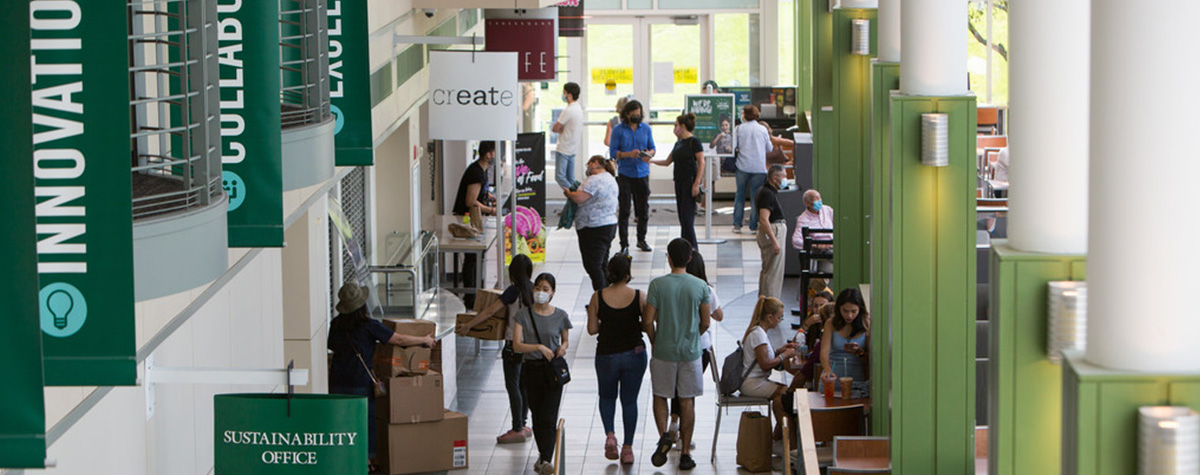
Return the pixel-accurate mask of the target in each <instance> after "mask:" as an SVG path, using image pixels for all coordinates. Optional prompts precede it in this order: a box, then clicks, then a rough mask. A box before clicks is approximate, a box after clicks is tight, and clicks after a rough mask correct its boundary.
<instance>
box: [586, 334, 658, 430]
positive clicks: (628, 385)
mask: <svg viewBox="0 0 1200 475" xmlns="http://www.w3.org/2000/svg"><path fill="white" fill-rule="evenodd" d="M645 374H646V347H644V346H639V347H637V348H634V349H632V350H629V351H626V352H623V353H614V354H611V355H596V378H597V380H598V381H597V382H598V383H599V386H600V420H601V422H603V423H604V433H606V434H607V433H612V432H616V424H615V421H614V419H615V418H616V415H617V396H618V395H619V396H620V397H621V420H622V422H623V425H624V426H625V441H624V445H633V435H634V434H635V433H637V421H638V408H637V406H638V404H637V398H638V393H639V392H641V390H642V377H643V376H645Z"/></svg>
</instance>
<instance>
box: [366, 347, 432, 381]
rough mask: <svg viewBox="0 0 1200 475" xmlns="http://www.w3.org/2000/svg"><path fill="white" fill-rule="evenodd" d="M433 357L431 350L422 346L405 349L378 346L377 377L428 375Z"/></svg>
mask: <svg viewBox="0 0 1200 475" xmlns="http://www.w3.org/2000/svg"><path fill="white" fill-rule="evenodd" d="M432 356H433V352H432V351H430V349H429V348H424V347H420V346H410V347H407V348H405V347H401V346H396V345H388V344H382V345H376V346H375V361H374V365H375V376H376V377H378V378H381V379H387V378H393V377H396V376H408V375H414V374H425V373H428V372H429V360H430V358H432Z"/></svg>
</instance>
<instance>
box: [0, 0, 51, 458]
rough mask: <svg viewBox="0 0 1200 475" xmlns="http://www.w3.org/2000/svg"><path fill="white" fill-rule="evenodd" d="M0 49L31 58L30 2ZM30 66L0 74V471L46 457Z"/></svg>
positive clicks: (14, 9)
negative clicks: (1, 274) (1, 277)
mask: <svg viewBox="0 0 1200 475" xmlns="http://www.w3.org/2000/svg"><path fill="white" fill-rule="evenodd" d="M0 52H3V53H4V57H6V58H10V59H12V58H27V57H29V2H17V3H16V4H14V5H10V6H9V8H8V11H7V12H6V14H4V15H0ZM29 67H30V65H29V62H27V61H18V60H12V61H9V63H8V64H7V65H5V67H4V68H3V70H0V104H4V108H5V111H7V113H6V114H3V115H0V129H3V130H4V131H5V133H3V134H0V168H2V169H3V170H4V171H5V177H6V178H5V180H4V186H0V200H3V202H4V207H3V208H0V209H3V211H2V212H0V219H3V221H4V228H3V231H2V232H0V246H3V248H4V252H2V253H0V268H3V269H5V270H6V271H7V272H8V275H9V279H7V282H6V283H5V285H3V286H0V299H3V301H4V302H5V305H4V307H5V309H4V311H3V312H0V361H3V362H4V364H2V365H0V381H3V384H0V468H41V467H43V466H44V464H45V460H46V406H45V401H44V399H43V392H42V386H43V384H44V381H43V380H42V330H41V328H40V326H39V325H38V299H37V295H38V279H37V250H36V247H35V246H34V240H33V235H34V226H35V222H34V216H33V209H34V196H33V139H32V136H33V123H32V122H31V117H32V115H31V114H32V104H31V103H30V102H29V89H30V84H29Z"/></svg>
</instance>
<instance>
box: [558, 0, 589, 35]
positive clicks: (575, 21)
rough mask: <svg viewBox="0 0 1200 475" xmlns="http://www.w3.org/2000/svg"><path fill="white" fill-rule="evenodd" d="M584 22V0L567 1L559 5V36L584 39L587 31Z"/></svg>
mask: <svg viewBox="0 0 1200 475" xmlns="http://www.w3.org/2000/svg"><path fill="white" fill-rule="evenodd" d="M583 20H584V17H583V0H567V1H565V2H562V3H560V4H558V36H560V37H563V38H582V37H583V33H584V31H587V27H586V26H584V24H583Z"/></svg>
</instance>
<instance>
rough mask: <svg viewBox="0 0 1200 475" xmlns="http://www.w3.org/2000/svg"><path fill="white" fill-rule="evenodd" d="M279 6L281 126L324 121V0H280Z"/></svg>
mask: <svg viewBox="0 0 1200 475" xmlns="http://www.w3.org/2000/svg"><path fill="white" fill-rule="evenodd" d="M285 5H290V6H287V7H286V8H285ZM279 9H280V11H279V56H280V73H281V74H280V83H279V86H280V95H279V103H280V119H281V120H282V122H283V127H284V128H288V127H300V126H305V125H310V124H319V123H322V122H325V121H327V120H329V119H330V118H331V117H332V113H331V110H330V102H329V50H328V47H327V45H326V43H327V42H328V38H329V36H328V28H329V26H328V20H327V16H326V15H327V13H326V0H280V6H279Z"/></svg>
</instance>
